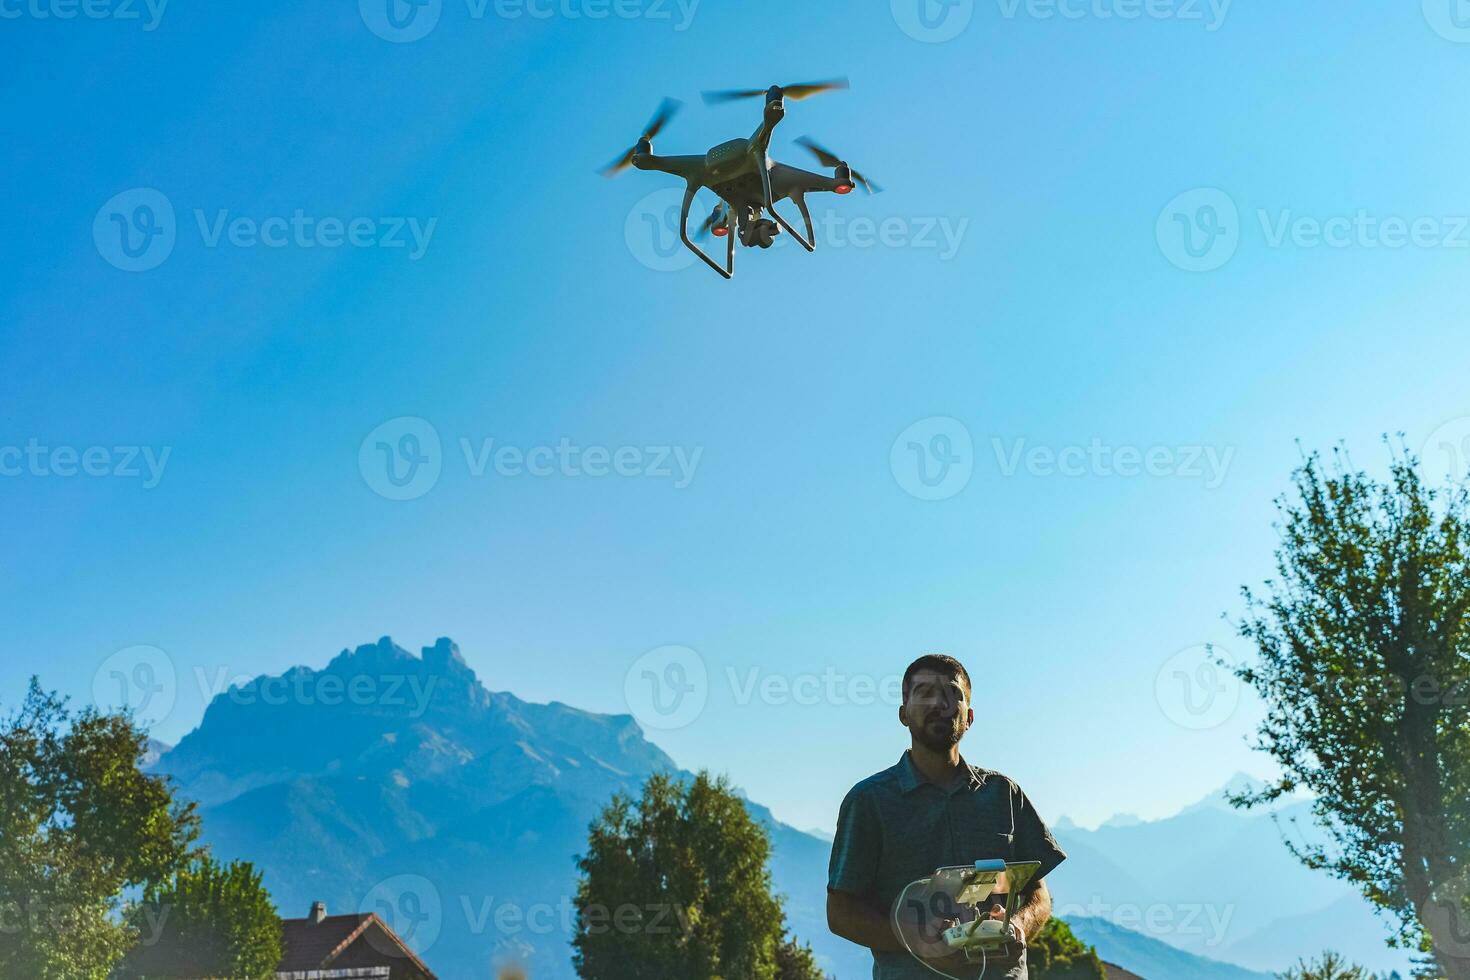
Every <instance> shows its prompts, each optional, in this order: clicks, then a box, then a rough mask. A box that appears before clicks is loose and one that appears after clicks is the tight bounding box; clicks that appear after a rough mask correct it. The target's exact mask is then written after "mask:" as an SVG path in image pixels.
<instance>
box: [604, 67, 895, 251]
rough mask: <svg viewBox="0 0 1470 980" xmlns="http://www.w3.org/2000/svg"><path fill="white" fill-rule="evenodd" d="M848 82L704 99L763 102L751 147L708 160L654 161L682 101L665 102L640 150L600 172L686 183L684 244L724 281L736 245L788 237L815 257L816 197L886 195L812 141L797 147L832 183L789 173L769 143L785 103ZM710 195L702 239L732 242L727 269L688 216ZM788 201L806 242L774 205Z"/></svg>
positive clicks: (706, 156)
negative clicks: (658, 140) (810, 198)
mask: <svg viewBox="0 0 1470 980" xmlns="http://www.w3.org/2000/svg"><path fill="white" fill-rule="evenodd" d="M848 87H849V86H848V82H847V79H845V78H838V79H833V80H830V81H825V82H806V83H802V84H799V85H773V86H771V87H770V88H768V89H735V90H731V91H722V92H705V93H704V101H705V104H706V105H720V104H723V103H726V102H734V101H736V100H739V99H755V98H760V97H762V96H764V97H765V114H764V117H763V118H762V119H761V124H760V127H759V128H758V129H756V131H755V132H754V133H753V134H751V136H750V137H749V138H748V139H733V140H729V141H727V142H725V143H721V144H720V145H719V146H716V147H714V148H713V149H711V150H710V151H709V152H708V153H703V154H693V155H688V156H655V155H654V152H653V140H654V137H656V136H657V135H658V134H659V133H660V132H661V131H662V130H663V128H664V127H665V126H667V125H668V123H669V120H670V119H672V118H673V117H674V115H675V114H676V113H677V112H678V111H679V110H680V109H681V108H682V107H683V103H681V102H680V101H679V100H677V99H664V101H663V104H662V105H661V106H659V108H658V111H657V112H655V113H654V114H653V118H652V119H650V120H649V121H648V125H647V126H646V127H644V129H643V135H642V136H640V137H639V139H638V142H637V143H634V144H633V146H632V147H630V148H629V149H628V151H627V152H626V153H624V154H622V156H620V157H618V158H617V159H616V160H614V161H613V162H612V163H610V164H608V165H607V166H606V167H604V168H602V171H601V172H602V174H603V176H605V177H615V176H617V175H618V174H620V173H622V172H623V171H624V170H627V169H628V168H629V167H634V168H636V169H638V170H657V171H659V172H661V173H666V174H672V175H673V176H675V177H680V178H683V179H684V181H685V182H686V184H687V185H688V186H687V188H686V189H685V191H684V206H683V209H682V211H681V213H680V215H679V238H680V240H681V241H683V243H684V245H685V246H686V247H687V248H688V249H689V250H690V251H692V252H693V253H694V254H695V255H697V256H699V257H700V258H701V259H702V260H703V261H704V264H705V265H707V266H709V267H710V268H711V269H713V270H715V271H716V272H718V273H719V274H720V275H721V276H723V277H724V278H726V279H733V278H734V277H735V243H736V241H739V242H740V244H742V245H744V246H745V247H746V248H770V247H771V245H772V243H773V242H774V240H775V238H776V236H777V235H779V234H781V232H782V231H785V232H786V233H787V234H788V235H790V236H791V237H792V238H794V239H796V241H797V242H798V243H799V244H800V245H801V247H802V248H804V249H806V250H807V251H808V252H814V251H816V244H815V242H816V233H815V231H814V229H813V228H812V215H811V212H810V211H809V210H807V205H806V196H807V195H808V194H813V193H818V192H830V193H833V194H851V193H852V192H853V190H854V189H855V188H857V187H859V186H861V187H862V188H863V190H864V191H866V192H867V193H869V194H876V193H878V191H880V190H882V188H880V187H878V186H877V185H876V184H874V183H873V182H872V181H870V180H868V179H867V178H866V177H864V176H863V175H862V174H860V173H858V172H857V171H856V170H854V169H852V167H850V166H848V164H847V161H845V160H843V159H841V158H840V157H839V156H837V154H835V153H833V152H831V151H830V150H828V149H826V148H825V147H823V146H822V145H821V144H819V143H817V142H816V141H815V140H813V139H812V138H811V137H809V136H803V137H802V138H801V139H799V140H797V142H798V143H799V144H800V145H801V146H803V147H805V148H806V149H807V151H809V152H810V153H811V154H812V156H814V157H816V158H817V161H818V162H819V163H820V164H821V165H822V166H823V167H827V168H830V169H831V170H832V171H833V175H832V176H831V177H827V176H824V175H822V174H817V173H812V172H810V171H808V170H802V169H800V168H798V167H791V166H787V165H786V164H784V163H777V162H776V161H774V160H772V159H771V156H770V148H771V135H772V134H773V133H774V132H775V130H776V126H777V125H779V124H780V122H781V120H782V119H784V118H786V101H787V100H788V99H790V100H791V101H793V102H799V101H801V100H802V99H808V98H811V97H812V96H813V95H819V94H821V93H823V92H831V91H835V90H838V89H846V88H848ZM703 187H707V188H709V189H710V190H711V191H713V192H714V193H715V194H716V195H717V196H718V197H719V199H720V200H719V203H718V204H716V205H715V209H714V211H712V212H711V213H710V216H709V217H708V218H706V219H705V220H704V224H703V225H702V226H701V227H700V229H699V231H698V232H697V238H698V239H699V240H700V241H703V240H705V239H706V238H707V237H708V236H709V235H710V234H711V233H713V234H714V235H715V237H717V238H724V239H726V251H725V264H724V265H723V266H722V265H720V264H719V263H718V262H716V261H715V260H714V259H712V258H710V257H709V256H708V255H706V254H705V252H704V249H702V248H700V247H699V246H698V245H697V244H695V242H694V240H692V239H691V238H690V237H689V209H690V208H691V207H692V206H693V204H694V195H695V194H696V193H698V192H699V190H700V188H703ZM787 198H790V199H791V201H792V203H794V204H795V205H796V209H797V210H798V211H800V212H801V217H802V221H803V222H804V223H805V225H806V235H805V236H803V235H802V234H801V233H800V232H798V231H797V230H796V229H795V228H793V227H792V226H791V224H790V223H789V222H788V221H787V220H786V219H785V218H783V217H782V216H781V213H780V212H779V211H777V210H776V202H778V201H784V200H786V199H787ZM767 215H769V217H767Z"/></svg>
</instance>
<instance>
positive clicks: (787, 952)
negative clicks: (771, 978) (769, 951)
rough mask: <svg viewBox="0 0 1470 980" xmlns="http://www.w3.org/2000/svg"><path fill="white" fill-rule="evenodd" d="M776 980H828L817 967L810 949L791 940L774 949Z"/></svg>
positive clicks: (786, 940)
mask: <svg viewBox="0 0 1470 980" xmlns="http://www.w3.org/2000/svg"><path fill="white" fill-rule="evenodd" d="M776 980H828V977H827V975H826V974H824V973H823V972H822V971H821V968H820V967H818V966H817V959H816V957H815V956H813V955H812V948H811V947H810V946H808V945H804V944H802V943H799V942H797V941H796V940H795V939H793V938H788V939H785V940H783V941H782V943H781V945H780V946H777V947H776Z"/></svg>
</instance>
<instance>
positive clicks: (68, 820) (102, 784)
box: [0, 680, 198, 980]
mask: <svg viewBox="0 0 1470 980" xmlns="http://www.w3.org/2000/svg"><path fill="white" fill-rule="evenodd" d="M146 742H147V736H146V735H145V733H144V732H143V731H141V730H140V729H139V728H137V727H136V726H135V725H134V724H133V722H132V720H131V719H129V718H128V717H126V716H123V715H103V714H100V713H98V712H97V711H96V710H93V709H88V710H86V711H83V712H81V713H80V714H76V715H73V714H72V713H71V712H70V711H69V710H68V709H67V707H66V703H65V702H64V701H63V700H61V699H59V698H58V697H56V696H55V695H53V694H49V693H45V692H43V691H42V690H41V688H40V685H39V684H38V683H37V682H36V681H35V680H32V681H31V684H30V689H29V691H28V692H27V694H26V697H25V699H24V701H22V703H21V705H20V707H19V709H18V710H17V711H16V712H15V713H14V714H13V715H11V716H10V717H8V718H5V719H4V720H0V976H4V977H26V978H27V980H104V978H105V977H106V976H107V975H108V972H109V971H110V970H111V968H112V967H113V965H114V964H115V963H116V962H117V960H118V959H119V958H120V957H121V956H122V955H123V954H124V953H125V952H126V950H127V949H128V947H129V946H130V945H131V944H132V943H133V942H134V941H135V939H136V934H135V933H134V931H133V929H132V928H131V927H130V926H129V925H128V924H126V923H125V922H122V921H120V919H119V916H118V914H117V913H118V912H119V911H120V909H121V907H122V898H121V896H122V893H123V892H124V890H126V889H129V888H137V887H145V886H147V885H148V884H150V883H152V882H155V881H159V880H162V879H163V878H165V877H167V876H168V875H169V874H171V873H172V872H173V871H175V870H176V869H177V868H178V867H180V866H181V865H182V864H183V863H184V862H185V861H186V860H187V859H188V856H189V853H190V848H191V847H192V844H193V842H194V840H195V838H196V837H197V835H198V817H197V816H196V814H195V812H194V807H193V805H192V804H183V803H179V802H178V801H176V800H174V798H173V794H172V792H171V791H170V789H169V787H168V785H167V784H166V783H165V782H164V780H163V779H161V778H158V777H155V776H149V775H147V774H145V773H144V772H143V771H142V770H141V768H140V766H141V763H142V759H143V755H144V750H145V747H146Z"/></svg>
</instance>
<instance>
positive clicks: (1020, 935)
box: [990, 905, 1026, 949]
mask: <svg viewBox="0 0 1470 980" xmlns="http://www.w3.org/2000/svg"><path fill="white" fill-rule="evenodd" d="M990 917H991V918H992V919H995V920H997V921H1001V922H1003V921H1005V917H1006V910H1005V909H1004V908H1003V907H1001V906H999V905H992V906H990ZM1011 939H1012V940H1014V941H1015V942H1017V943H1020V945H1021V947H1022V948H1023V949H1024V948H1025V946H1026V930H1025V929H1022V928H1021V923H1020V922H1018V921H1017V920H1016V919H1014V918H1013V919H1011Z"/></svg>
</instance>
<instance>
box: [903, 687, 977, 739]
mask: <svg viewBox="0 0 1470 980" xmlns="http://www.w3.org/2000/svg"><path fill="white" fill-rule="evenodd" d="M899 720H900V721H902V722H903V723H904V726H905V727H907V728H908V730H909V731H910V732H911V733H912V734H913V736H914V739H915V740H916V741H918V743H919V744H920V745H923V746H925V747H926V748H931V749H934V750H935V751H936V752H944V751H947V750H948V749H949V747H950V746H951V745H955V744H957V743H958V742H959V740H960V739H961V738H963V737H964V735H965V732H966V731H967V730H968V729H969V727H970V725H971V723H972V722H974V720H975V715H974V713H973V712H972V711H971V710H970V694H969V692H968V691H966V690H965V685H964V682H963V681H961V680H960V679H959V678H958V677H954V676H952V675H950V674H946V673H942V672H939V671H932V670H921V671H919V672H918V673H917V674H915V675H914V678H913V680H912V681H910V682H909V692H908V696H907V697H906V698H904V702H903V707H902V708H901V709H899Z"/></svg>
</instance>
